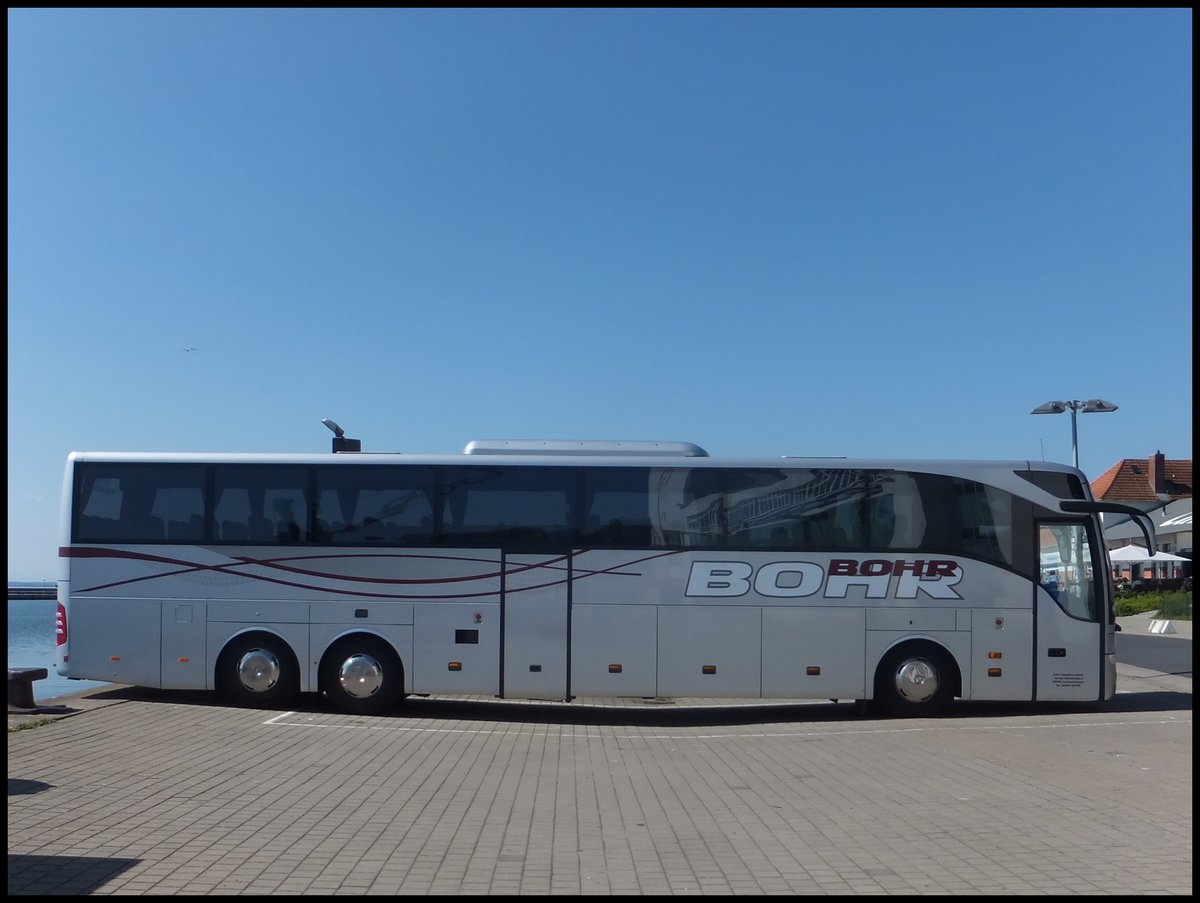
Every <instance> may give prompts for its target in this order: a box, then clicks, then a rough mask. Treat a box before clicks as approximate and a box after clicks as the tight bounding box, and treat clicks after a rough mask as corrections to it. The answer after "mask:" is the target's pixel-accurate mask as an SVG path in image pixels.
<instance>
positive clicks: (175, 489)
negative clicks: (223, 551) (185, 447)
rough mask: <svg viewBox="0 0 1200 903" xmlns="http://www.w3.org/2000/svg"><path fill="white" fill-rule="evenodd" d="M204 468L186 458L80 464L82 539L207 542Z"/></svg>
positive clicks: (78, 488)
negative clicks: (186, 461) (172, 461)
mask: <svg viewBox="0 0 1200 903" xmlns="http://www.w3.org/2000/svg"><path fill="white" fill-rule="evenodd" d="M204 476H205V472H204V468H203V467H200V466H193V465H184V464H179V465H176V464H152V465H145V464H78V465H76V468H75V481H76V484H75V485H76V504H75V514H76V523H75V539H76V541H78V542H128V543H140V542H202V541H204V539H205V510H204Z"/></svg>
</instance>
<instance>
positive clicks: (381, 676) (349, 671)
mask: <svg viewBox="0 0 1200 903" xmlns="http://www.w3.org/2000/svg"><path fill="white" fill-rule="evenodd" d="M320 677H321V689H323V690H324V691H325V692H326V694H328V696H329V701H330V702H331V703H333V706H334V708H336V709H338V710H339V711H342V712H346V713H348V714H351V715H377V714H379V713H381V712H386V711H387V710H388V709H390V708H391V707H392V706H394V705H395V704H396V703H397V702H398V701H399V700H400V698H401V697H402V696H403V695H404V666H403V665H401V664H400V656H398V655H397V654H396V652H395V650H394V649H392V647H391V646H390V645H388V644H387V643H386V642H384V641H383V640H381V639H380V638H379V637H375V636H368V635H361V636H350V637H345V638H344V639H341V640H338V641H337V642H336V643H334V644H333V646H332V647H330V649H329V651H328V652H326V653H325V658H324V659H322V661H321V675H320Z"/></svg>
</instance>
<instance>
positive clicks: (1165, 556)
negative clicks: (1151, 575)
mask: <svg viewBox="0 0 1200 903" xmlns="http://www.w3.org/2000/svg"><path fill="white" fill-rule="evenodd" d="M1108 557H1109V558H1111V559H1112V560H1113V561H1149V562H1151V563H1158V562H1160V561H1191V559H1190V558H1184V557H1183V556H1182V555H1172V554H1171V553H1170V552H1155V553H1154V554H1150V552H1149V551H1148V550H1147V549H1146V548H1145V547H1144V546H1121V548H1119V549H1110V550H1109V553H1108Z"/></svg>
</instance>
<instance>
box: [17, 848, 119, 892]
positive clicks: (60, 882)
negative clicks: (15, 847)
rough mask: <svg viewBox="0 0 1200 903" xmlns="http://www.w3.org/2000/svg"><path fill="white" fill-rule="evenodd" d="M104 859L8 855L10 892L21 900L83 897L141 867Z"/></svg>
mask: <svg viewBox="0 0 1200 903" xmlns="http://www.w3.org/2000/svg"><path fill="white" fill-rule="evenodd" d="M139 861H140V860H138V859H118V858H116V857H101V856H28V855H21V854H18V853H9V854H8V892H9V893H10V894H14V895H19V896H62V895H69V896H81V895H83V894H89V893H91V892H92V891H94V890H96V889H97V888H99V887H100V886H102V885H103V884H104V883H105V882H106V881H108V880H110V879H112V878H114V877H116V876H117V875H119V874H121V873H122V872H124V871H127V870H128V869H131V868H133V867H134V866H135V865H137V864H138V862H139Z"/></svg>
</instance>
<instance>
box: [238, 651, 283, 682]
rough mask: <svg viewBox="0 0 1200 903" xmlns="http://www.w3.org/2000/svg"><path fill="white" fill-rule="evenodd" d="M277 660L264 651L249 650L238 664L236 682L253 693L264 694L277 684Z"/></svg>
mask: <svg viewBox="0 0 1200 903" xmlns="http://www.w3.org/2000/svg"><path fill="white" fill-rule="evenodd" d="M280 670H281V669H280V667H279V659H277V658H276V657H275V656H274V655H272V654H271V653H270V651H268V650H266V649H250V650H249V651H247V652H246V654H245V655H243V656H242V658H241V660H240V661H239V662H238V668H237V673H238V681H240V682H241V685H242V686H243V687H245V688H246V689H247V690H250V691H251V692H253V693H265V692H267V690H269V689H271V688H272V687H273V686H275V684H277V683H279V674H280Z"/></svg>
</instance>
